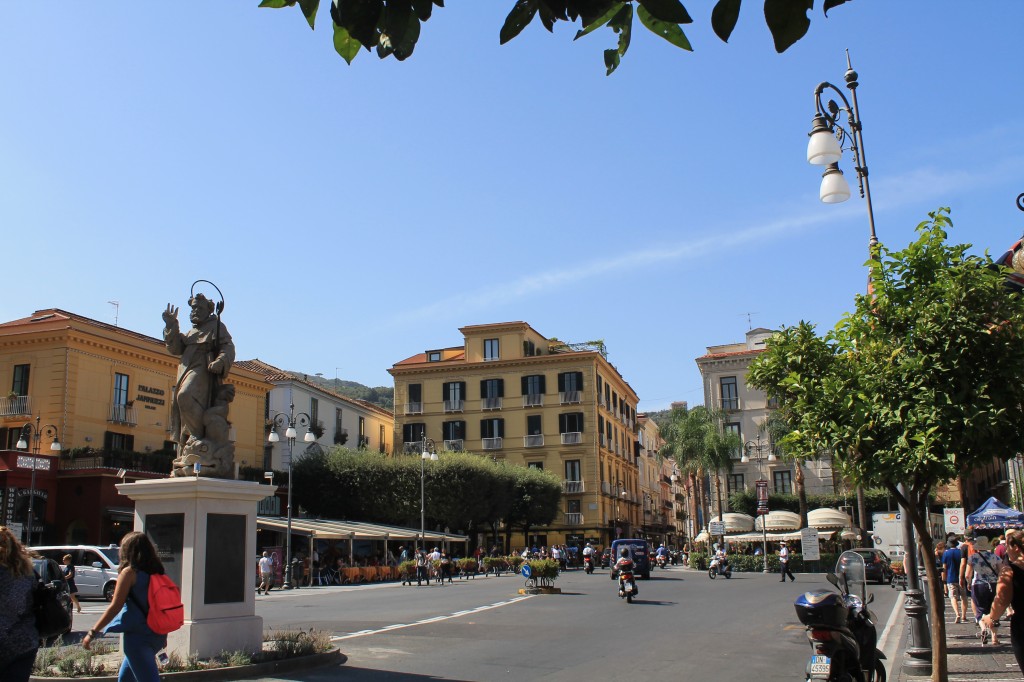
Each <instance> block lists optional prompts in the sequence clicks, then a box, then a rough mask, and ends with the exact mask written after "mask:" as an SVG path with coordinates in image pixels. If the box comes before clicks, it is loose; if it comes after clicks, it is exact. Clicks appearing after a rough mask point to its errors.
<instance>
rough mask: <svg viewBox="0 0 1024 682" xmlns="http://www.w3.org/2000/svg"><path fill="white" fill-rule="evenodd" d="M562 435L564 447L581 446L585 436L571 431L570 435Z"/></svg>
mask: <svg viewBox="0 0 1024 682" xmlns="http://www.w3.org/2000/svg"><path fill="white" fill-rule="evenodd" d="M561 435H562V445H579V444H580V443H582V442H583V434H582V433H580V432H579V431H569V432H568V433H563V434H561Z"/></svg>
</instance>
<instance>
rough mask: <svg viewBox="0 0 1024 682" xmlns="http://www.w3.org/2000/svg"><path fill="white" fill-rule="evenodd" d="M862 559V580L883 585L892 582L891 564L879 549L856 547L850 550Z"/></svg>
mask: <svg viewBox="0 0 1024 682" xmlns="http://www.w3.org/2000/svg"><path fill="white" fill-rule="evenodd" d="M850 551H851V552H856V553H857V554H860V555H861V556H862V557H864V579H865V580H868V581H872V580H873V581H875V582H876V583H878V584H879V585H884V584H886V583H888V582H890V581H892V563H891V562H890V561H889V557H888V556H887V555H886V553H885V552H884V551H883V550H881V549H868V548H866V547H858V548H855V549H852V550H850Z"/></svg>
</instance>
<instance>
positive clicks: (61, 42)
mask: <svg viewBox="0 0 1024 682" xmlns="http://www.w3.org/2000/svg"><path fill="white" fill-rule="evenodd" d="M257 4H258V3H257V2H256V1H255V0H253V1H251V2H237V1H236V2H230V3H228V2H217V3H202V4H201V5H200V4H198V3H195V4H192V3H178V4H171V5H168V4H166V3H128V2H112V3H98V4H97V3H70V2H68V3H57V4H54V3H41V2H31V3H17V4H15V3H9V4H7V5H6V6H5V7H4V13H3V21H2V22H0V60H2V62H3V63H4V64H6V65H7V66H6V67H5V68H4V69H3V76H2V80H0V84H2V90H3V93H4V105H3V106H2V107H0V228H2V232H3V234H4V237H5V239H4V242H5V245H6V247H7V248H6V251H7V253H6V258H5V259H4V261H5V262H4V266H3V275H4V277H5V279H6V281H7V283H8V286H7V287H6V291H5V295H4V296H3V298H2V299H0V319H3V320H10V319H15V318H18V317H22V316H25V315H28V314H30V313H32V312H33V311H35V310H37V309H41V308H46V307H51V306H55V307H60V308H64V309H67V310H70V311H73V312H76V313H79V314H82V315H86V316H89V317H93V318H96V319H99V320H103V321H106V322H113V321H114V313H115V309H114V306H112V305H110V304H109V303H108V301H119V303H120V307H119V312H118V315H119V319H118V323H119V324H120V325H121V326H124V327H127V328H130V329H133V330H136V331H139V332H143V333H147V334H151V335H154V336H158V335H159V334H160V331H161V329H162V321H161V319H160V314H161V312H162V311H163V308H164V306H165V304H166V303H167V302H173V303H174V304H175V305H184V304H185V301H186V299H187V297H188V291H189V286H190V284H191V283H192V282H193V281H194V280H196V279H209V280H213V281H214V282H216V284H217V285H218V286H219V287H220V288H221V290H223V291H224V294H225V297H226V299H227V309H226V311H225V316H224V320H225V323H226V324H227V325H228V326H229V328H230V329H231V332H232V335H233V336H234V338H235V341H236V344H237V346H238V350H239V357H241V358H252V357H259V358H260V359H262V360H265V361H267V362H270V363H272V364H275V365H278V366H281V367H285V368H288V369H294V370H300V371H305V372H308V373H311V374H312V373H316V372H321V373H323V374H324V375H325V376H326V377H329V378H330V377H334V376H338V377H340V378H343V379H351V380H355V381H359V382H362V383H364V384H368V385H390V384H391V379H390V376H389V375H388V374H387V368H388V367H390V366H391V365H393V364H394V363H395V362H397V361H399V360H402V359H404V358H406V357H408V356H410V355H413V354H415V353H417V352H421V351H423V350H424V349H427V348H437V347H443V346H450V345H457V344H459V343H460V342H461V336H460V335H459V332H458V328H459V327H461V326H463V325H468V324H483V323H489V322H502V321H509V320H525V321H527V322H529V323H530V324H531V325H532V326H533V327H534V328H535V329H537V330H538V331H539V332H540V333H542V334H544V335H546V336H557V337H559V338H560V339H562V340H564V341H570V342H573V341H586V340H592V339H604V340H605V342H606V344H607V346H608V349H609V353H610V360H611V361H612V362H613V363H614V364H615V365H616V367H617V368H618V369H619V371H620V372H621V373H622V374H623V376H624V377H625V378H626V379H627V380H628V381H629V382H630V383H631V385H632V386H633V388H634V389H635V390H636V391H637V392H638V394H639V395H640V398H641V403H640V408H641V409H642V410H655V409H662V408H664V407H667V406H668V404H669V403H670V402H671V401H673V400H688V401H689V402H690V404H691V405H692V404H699V403H701V402H702V401H703V395H702V390H701V382H700V375H699V373H698V372H697V369H696V364H695V363H694V358H696V357H697V356H699V355H701V354H703V353H704V351H705V348H706V346H708V345H716V344H722V343H730V342H734V341H739V340H742V338H743V334H744V332H745V331H746V330H747V329H748V313H749V314H750V321H751V322H752V323H753V326H755V327H758V326H763V327H771V328H777V327H779V326H782V325H786V324H795V323H796V322H798V321H799V320H801V319H807V320H810V321H813V322H815V323H817V324H818V325H819V327H830V326H831V325H833V324H834V323H835V322H836V321H837V320H838V319H839V317H840V316H841V315H842V314H843V313H844V312H845V311H847V310H849V309H850V308H851V307H852V303H853V297H854V295H855V294H856V293H857V292H859V291H862V290H863V289H864V285H865V281H866V273H865V269H864V267H863V263H864V260H865V258H866V244H867V237H868V224H867V217H866V210H865V205H864V202H863V201H862V200H860V199H858V198H857V196H856V193H855V195H854V198H853V199H851V200H850V201H849V202H847V203H845V204H841V205H831V206H826V205H824V204H821V203H820V202H819V201H818V199H817V192H818V184H819V178H820V171H819V170H818V169H817V168H815V167H812V166H809V165H808V164H807V163H806V161H805V157H804V154H805V149H806V140H807V137H806V134H807V132H808V130H809V129H810V122H811V116H812V115H813V113H814V103H813V97H812V95H813V91H814V87H815V85H817V84H818V83H819V82H820V81H823V80H828V81H831V82H833V83H836V84H842V82H843V74H844V72H845V70H846V61H845V53H844V50H845V49H847V48H848V49H849V50H850V52H851V55H852V59H853V66H854V69H856V70H857V71H858V73H859V74H860V83H861V87H860V89H859V91H858V93H859V98H860V107H861V115H862V118H863V121H864V140H865V148H866V152H867V160H868V166H869V168H870V173H871V175H870V178H871V183H872V185H871V188H872V195H873V198H874V202H875V214H876V215H875V218H876V224H877V229H878V235H879V238H880V239H881V240H882V242H883V243H885V244H886V245H888V246H890V247H892V248H900V247H902V246H904V245H906V244H907V243H908V242H909V241H910V240H911V239H912V238H913V235H914V227H915V226H916V225H917V224H918V223H919V222H920V221H922V220H924V219H926V218H927V214H928V212H929V211H933V210H935V209H936V208H937V207H939V206H949V207H951V208H952V218H953V221H954V229H953V232H952V233H951V238H952V239H953V240H954V241H957V242H969V243H972V244H974V245H975V246H976V250H977V251H979V252H980V251H983V250H985V249H988V250H989V251H990V252H992V253H993V255H998V254H999V253H1001V252H1002V251H1003V250H1005V249H1006V248H1007V247H1008V246H1009V245H1010V244H1011V243H1012V242H1013V241H1015V240H1016V239H1018V238H1019V237H1020V235H1021V233H1022V232H1024V213H1021V212H1019V211H1018V210H1017V209H1016V207H1015V205H1014V199H1015V197H1016V196H1017V194H1019V193H1021V192H1024V135H1022V134H1021V130H1022V129H1024V91H1022V89H1021V87H1020V83H1021V76H1022V71H1024V69H1022V67H1024V58H1022V57H1024V54H1022V52H1024V48H1022V47H1021V42H1020V40H1019V28H1020V26H1022V25H1024V2H1019V1H1017V0H1003V1H1001V2H993V3H986V4H985V6H984V10H982V9H980V8H979V9H977V10H972V9H970V8H971V7H973V5H970V4H964V3H962V2H952V1H950V0H937V1H936V2H931V3H923V2H882V1H881V0H855V1H854V2H850V3H848V4H846V5H843V6H841V7H839V8H836V9H834V10H833V11H832V12H830V16H829V17H828V18H827V19H826V18H824V17H823V16H822V14H821V10H820V4H821V3H820V2H819V3H816V4H817V5H818V7H816V9H815V11H814V13H813V14H812V23H811V29H810V32H809V34H808V35H807V36H806V37H805V38H804V39H803V40H801V41H800V42H798V43H797V44H796V45H794V46H793V47H792V48H790V49H789V50H788V51H787V52H786V53H784V54H782V55H778V54H776V53H775V51H774V49H773V48H772V44H771V37H770V34H769V32H768V29H767V28H766V26H765V24H764V20H763V17H762V15H761V10H760V3H754V2H747V3H745V7H744V11H743V13H742V15H741V17H740V23H739V25H738V27H737V29H736V31H735V32H734V34H733V36H732V38H731V40H730V43H729V44H728V45H726V44H723V43H721V42H720V41H719V40H718V39H717V38H716V37H714V35H713V34H712V32H711V29H710V25H709V23H710V22H709V19H708V16H709V13H710V5H711V3H699V2H693V1H692V0H691V2H689V3H687V4H688V5H689V9H690V12H691V14H693V15H694V17H695V20H696V23H695V24H694V25H692V26H691V27H690V28H689V30H688V35H689V37H690V40H691V42H692V43H693V45H694V48H695V52H693V53H687V52H683V51H681V50H678V49H676V48H674V47H672V46H671V45H669V44H668V43H666V42H664V41H662V40H660V39H658V38H656V37H655V36H653V35H651V34H650V33H648V32H647V31H646V30H642V29H639V28H638V30H636V31H635V32H634V36H633V42H632V46H631V48H630V50H629V53H628V54H627V55H626V57H625V59H624V60H623V63H622V65H621V66H620V67H619V70H618V71H617V72H616V73H615V74H613V75H612V76H611V77H606V76H605V74H604V68H603V62H602V57H601V53H602V51H603V50H604V49H605V48H607V47H611V46H612V45H613V44H614V36H612V35H611V33H610V32H609V31H607V30H602V31H598V32H595V33H593V34H591V35H589V36H586V37H584V38H582V39H580V40H579V41H576V42H573V41H572V37H573V35H574V32H575V28H572V27H570V26H567V25H562V26H560V27H558V28H557V29H556V31H555V34H554V35H551V34H548V33H547V32H546V31H544V30H543V29H542V28H541V27H540V25H539V24H537V25H531V26H530V27H528V28H527V29H526V31H524V33H523V34H522V35H521V36H520V37H518V38H517V39H515V40H514V41H512V42H511V43H509V44H508V45H505V46H500V45H499V44H498V31H499V29H500V27H501V24H502V22H503V20H504V16H505V14H506V13H507V12H508V10H509V8H510V7H511V6H512V4H513V3H512V0H500V1H499V0H486V1H484V0H449V1H448V2H447V3H446V4H447V5H448V6H447V7H445V8H443V9H436V10H435V15H434V17H433V18H432V19H431V20H430V21H428V22H427V23H426V25H425V26H424V30H423V33H422V36H421V38H420V42H419V45H418V46H417V48H416V52H415V54H414V55H413V57H412V58H411V59H409V60H407V61H406V62H404V63H400V62H397V61H395V60H394V59H393V58H389V59H387V60H384V61H381V60H378V59H377V57H376V55H375V54H369V53H365V52H364V53H361V54H360V56H359V57H358V58H357V59H356V61H355V62H354V64H353V65H352V66H348V65H346V64H345V62H344V61H343V60H342V59H341V58H340V57H338V56H337V55H336V54H335V52H334V51H333V47H332V44H331V32H330V30H329V27H330V21H329V15H328V14H327V4H326V2H325V3H324V7H323V8H322V10H321V16H320V22H319V25H318V28H317V30H316V31H315V32H311V31H310V30H309V28H308V26H307V25H306V23H305V21H304V19H303V18H302V16H301V14H300V13H299V12H298V10H297V9H293V10H277V11H274V10H267V9H258V8H257V7H256V5H257ZM979 7H980V6H979ZM58 8H59V11H57V10H58ZM637 26H638V27H639V24H637ZM841 167H842V168H843V169H844V171H845V172H846V177H847V178H848V179H849V181H850V183H851V186H853V188H854V191H855V192H856V183H855V176H854V173H853V164H852V161H851V159H850V158H849V155H846V156H845V157H844V159H843V161H842V163H841Z"/></svg>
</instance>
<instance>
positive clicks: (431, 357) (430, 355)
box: [427, 350, 441, 362]
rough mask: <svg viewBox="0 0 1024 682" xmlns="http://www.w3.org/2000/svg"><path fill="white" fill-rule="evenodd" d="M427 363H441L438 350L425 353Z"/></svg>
mask: <svg viewBox="0 0 1024 682" xmlns="http://www.w3.org/2000/svg"><path fill="white" fill-rule="evenodd" d="M427 362H441V351H439V350H430V351H427Z"/></svg>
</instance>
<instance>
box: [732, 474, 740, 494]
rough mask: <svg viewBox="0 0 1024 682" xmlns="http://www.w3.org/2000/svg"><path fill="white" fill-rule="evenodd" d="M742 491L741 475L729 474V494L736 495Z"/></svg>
mask: <svg viewBox="0 0 1024 682" xmlns="http://www.w3.org/2000/svg"><path fill="white" fill-rule="evenodd" d="M743 489H744V486H743V474H729V492H730V493H738V492H740V491H741V490H743Z"/></svg>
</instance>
